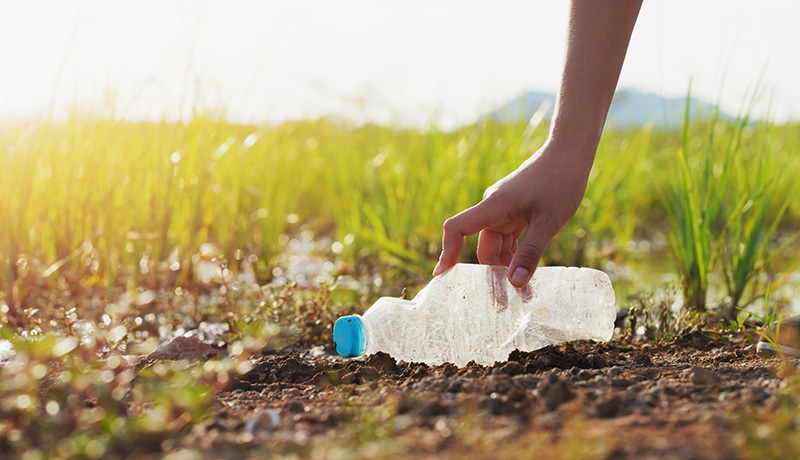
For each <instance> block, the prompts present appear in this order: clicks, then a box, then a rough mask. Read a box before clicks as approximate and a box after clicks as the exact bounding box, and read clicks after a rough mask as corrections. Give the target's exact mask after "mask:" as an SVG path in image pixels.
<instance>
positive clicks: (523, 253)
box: [514, 244, 544, 265]
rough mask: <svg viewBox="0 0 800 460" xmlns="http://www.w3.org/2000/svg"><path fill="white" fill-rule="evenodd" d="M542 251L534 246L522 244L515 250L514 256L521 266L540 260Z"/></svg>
mask: <svg viewBox="0 0 800 460" xmlns="http://www.w3.org/2000/svg"><path fill="white" fill-rule="evenodd" d="M543 253H544V250H543V249H542V248H540V247H538V246H536V245H534V244H523V245H521V246H520V247H518V248H517V252H516V253H515V254H514V255H515V256H516V257H517V258H518V259H519V260H520V262H521V263H522V264H523V265H526V263H527V264H534V263H537V262H538V261H539V259H541V258H542V254H543Z"/></svg>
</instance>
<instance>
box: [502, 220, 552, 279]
mask: <svg viewBox="0 0 800 460" xmlns="http://www.w3.org/2000/svg"><path fill="white" fill-rule="evenodd" d="M551 239H552V236H551V235H549V234H547V233H545V232H542V231H541V229H539V231H537V228H536V227H535V226H534V225H531V226H529V227H528V230H526V231H525V235H524V236H523V237H522V241H520V243H519V247H517V250H516V251H515V252H514V257H512V259H511V264H510V265H509V266H508V276H509V280H510V281H511V284H513V285H514V286H516V287H523V286H525V285H527V284H528V282H529V281H530V280H531V277H532V276H533V272H534V271H535V270H536V266H537V265H539V260H540V259H541V258H542V254H543V253H544V250H545V248H546V247H547V244H548V243H549V242H550V240H551Z"/></svg>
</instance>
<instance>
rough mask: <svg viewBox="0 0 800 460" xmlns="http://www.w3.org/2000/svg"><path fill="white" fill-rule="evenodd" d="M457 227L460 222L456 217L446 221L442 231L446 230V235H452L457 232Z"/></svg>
mask: <svg viewBox="0 0 800 460" xmlns="http://www.w3.org/2000/svg"><path fill="white" fill-rule="evenodd" d="M457 226H458V221H457V220H456V218H455V217H451V218H449V219H447V220H446V221H444V224H443V225H442V230H444V232H445V233H452V232H453V231H455V230H456V227H457Z"/></svg>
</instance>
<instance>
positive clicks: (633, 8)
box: [550, 0, 642, 165]
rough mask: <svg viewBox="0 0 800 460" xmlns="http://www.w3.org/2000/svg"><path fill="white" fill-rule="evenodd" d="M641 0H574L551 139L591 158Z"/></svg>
mask: <svg viewBox="0 0 800 460" xmlns="http://www.w3.org/2000/svg"><path fill="white" fill-rule="evenodd" d="M641 4H642V1H641V0H608V1H605V0H603V1H591V0H573V2H572V5H571V8H570V19H569V35H568V38H567V55H566V60H565V62H564V73H563V75H562V77H561V89H560V91H559V94H558V100H557V104H556V111H555V115H554V117H553V124H552V126H551V133H550V142H555V143H560V144H562V145H568V146H570V147H572V148H569V149H568V151H571V152H574V153H575V154H576V155H578V156H579V158H575V160H583V162H584V163H586V162H588V163H589V165H591V162H592V161H593V160H594V154H595V151H596V150H597V144H598V142H599V141H600V135H601V133H602V131H603V125H604V124H605V120H606V115H607V114H608V108H609V106H610V105H611V100H612V99H613V97H614V90H615V89H616V86H617V80H618V79H619V73H620V71H621V70H622V63H623V61H624V60H625V53H626V51H627V49H628V42H629V41H630V37H631V33H632V32H633V26H634V24H635V23H636V17H637V16H638V14H639V9H640V7H641Z"/></svg>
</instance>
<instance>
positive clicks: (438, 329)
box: [333, 264, 617, 366]
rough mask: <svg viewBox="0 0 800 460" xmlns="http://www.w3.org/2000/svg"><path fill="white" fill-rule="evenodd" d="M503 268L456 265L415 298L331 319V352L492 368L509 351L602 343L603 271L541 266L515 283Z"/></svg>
mask: <svg viewBox="0 0 800 460" xmlns="http://www.w3.org/2000/svg"><path fill="white" fill-rule="evenodd" d="M507 272H508V269H507V268H506V267H497V266H489V265H474V264H457V265H456V266H454V267H453V268H451V269H450V270H448V271H447V272H445V273H442V274H441V275H439V276H437V277H435V278H433V280H432V281H431V282H430V283H429V284H428V285H427V286H426V287H425V288H424V289H422V290H421V291H420V292H419V294H417V296H416V297H415V298H414V299H413V300H403V299H398V298H394V297H382V298H380V299H378V301H377V302H375V304H374V305H372V307H370V308H369V309H368V310H367V312H366V313H364V315H363V316H360V315H350V316H343V317H341V318H339V319H338V320H337V321H336V324H335V325H334V328H333V340H334V342H335V344H336V351H337V352H338V353H339V355H341V356H343V357H354V356H361V355H363V354H373V353H376V352H378V351H382V352H385V353H388V354H390V355H391V356H392V357H393V358H395V359H397V360H403V361H407V362H424V363H427V364H429V365H438V364H442V363H446V362H450V363H453V364H456V365H458V366H463V365H465V364H467V363H468V362H470V361H475V362H476V363H478V364H485V365H490V364H493V363H494V362H495V361H504V360H506V359H508V354H509V353H510V352H512V351H514V350H515V349H519V350H520V351H533V350H537V349H539V348H543V347H545V346H547V345H551V344H556V343H563V342H568V341H571V340H580V339H593V340H598V341H600V340H602V341H607V340H609V339H610V338H611V336H612V335H613V333H614V320H615V318H616V314H617V307H616V306H615V304H614V302H615V297H614V289H613V287H612V286H611V280H610V279H609V278H608V275H606V274H605V273H603V272H601V271H599V270H594V269H591V268H576V267H539V268H537V269H536V272H535V273H534V276H533V279H531V281H530V283H528V285H527V286H525V287H523V288H516V287H514V286H513V285H512V284H511V283H510V282H509V281H508V277H507Z"/></svg>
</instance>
